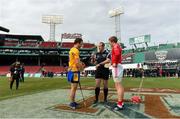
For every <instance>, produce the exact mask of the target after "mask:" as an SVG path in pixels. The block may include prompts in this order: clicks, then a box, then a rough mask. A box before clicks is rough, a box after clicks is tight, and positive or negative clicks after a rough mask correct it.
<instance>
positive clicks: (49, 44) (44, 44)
mask: <svg viewBox="0 0 180 119" xmlns="http://www.w3.org/2000/svg"><path fill="white" fill-rule="evenodd" d="M39 47H44V48H56V47H57V42H42V43H40V45H39Z"/></svg>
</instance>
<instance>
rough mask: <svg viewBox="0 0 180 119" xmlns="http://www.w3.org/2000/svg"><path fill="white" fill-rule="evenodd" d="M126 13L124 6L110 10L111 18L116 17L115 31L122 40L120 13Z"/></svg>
mask: <svg viewBox="0 0 180 119" xmlns="http://www.w3.org/2000/svg"><path fill="white" fill-rule="evenodd" d="M121 14H124V10H123V7H119V8H115V9H112V10H110V11H109V16H110V18H114V19H115V33H116V37H117V38H119V40H120V42H121V30H120V15H121Z"/></svg>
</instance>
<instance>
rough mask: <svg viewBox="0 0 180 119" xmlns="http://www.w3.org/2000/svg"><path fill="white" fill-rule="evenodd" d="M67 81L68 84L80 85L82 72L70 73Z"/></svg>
mask: <svg viewBox="0 0 180 119" xmlns="http://www.w3.org/2000/svg"><path fill="white" fill-rule="evenodd" d="M67 79H68V82H71V83H79V80H80V72H79V71H77V72H72V71H68V74H67Z"/></svg>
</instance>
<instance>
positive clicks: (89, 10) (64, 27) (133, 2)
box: [0, 0, 180, 46]
mask: <svg viewBox="0 0 180 119" xmlns="http://www.w3.org/2000/svg"><path fill="white" fill-rule="evenodd" d="M119 6H123V7H124V14H123V15H122V16H121V30H122V31H121V36H122V42H123V43H125V45H127V46H129V45H128V44H129V40H128V39H129V38H131V37H135V36H140V35H144V34H151V38H152V39H151V45H154V44H159V43H167V42H168V43H175V42H178V41H179V42H180V7H179V6H180V0H0V25H1V26H5V27H7V28H9V29H10V33H12V34H26V35H28V34H33V35H42V37H43V38H44V39H45V40H48V39H49V26H48V25H46V24H43V23H41V18H42V15H49V14H53V15H63V16H64V22H63V24H61V25H58V26H57V27H56V40H57V41H60V36H61V33H81V34H82V35H83V38H84V40H85V41H89V42H91V43H95V42H99V41H104V42H107V39H108V37H109V36H111V35H114V34H115V31H114V20H113V19H112V18H109V16H108V11H109V10H111V9H113V8H117V7H119ZM1 33H2V32H1Z"/></svg>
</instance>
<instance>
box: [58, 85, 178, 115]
mask: <svg viewBox="0 0 180 119" xmlns="http://www.w3.org/2000/svg"><path fill="white" fill-rule="evenodd" d="M83 89H84V90H93V87H88V88H87V87H83ZM137 90H138V89H137V88H133V89H126V92H127V91H131V92H137ZM110 91H114V89H110ZM141 91H142V92H143V93H144V92H150V93H154V92H156V93H157V92H158V93H179V92H180V90H174V89H158V88H156V89H142V90H141ZM112 94H113V95H116V93H115V92H114V93H109V98H110V97H111V96H112ZM141 96H144V101H142V102H141V103H142V104H144V107H145V109H144V110H145V113H146V114H148V115H150V116H152V117H155V118H180V116H174V115H172V114H171V113H170V111H169V110H168V109H167V107H166V106H165V105H164V104H163V102H162V100H161V99H160V96H163V94H162V95H153V94H148V95H146V94H141ZM94 99H95V98H94V96H91V97H88V98H87V99H86V100H85V102H86V105H87V106H86V107H84V104H83V101H80V102H79V104H80V108H78V109H76V110H72V109H70V108H69V106H68V105H58V106H56V107H55V108H56V109H60V110H70V111H73V112H86V113H96V112H97V111H98V109H95V108H91V106H92V104H93V100H94ZM100 100H101V101H102V100H103V93H102V92H101V93H100ZM109 101H113V102H116V99H113V100H109ZM124 101H125V102H131V99H125V100H124Z"/></svg>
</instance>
